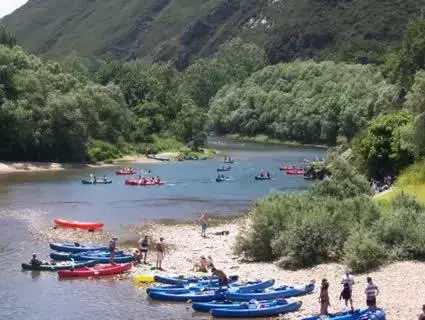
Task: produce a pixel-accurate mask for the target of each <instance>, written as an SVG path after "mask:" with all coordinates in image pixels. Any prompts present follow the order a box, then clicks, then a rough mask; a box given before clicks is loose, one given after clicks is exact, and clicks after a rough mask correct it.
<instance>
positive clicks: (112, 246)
mask: <svg viewBox="0 0 425 320" xmlns="http://www.w3.org/2000/svg"><path fill="white" fill-rule="evenodd" d="M117 240H118V238H117V237H115V236H114V237H112V239H111V240H110V241H109V247H108V249H109V253H110V258H109V263H110V264H115V261H114V259H115V250H116V249H117Z"/></svg>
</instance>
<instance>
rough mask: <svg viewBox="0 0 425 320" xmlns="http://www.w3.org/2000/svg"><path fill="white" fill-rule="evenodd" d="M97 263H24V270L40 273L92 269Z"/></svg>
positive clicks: (92, 261)
mask: <svg viewBox="0 0 425 320" xmlns="http://www.w3.org/2000/svg"><path fill="white" fill-rule="evenodd" d="M96 263H97V262H96V261H95V260H91V261H84V262H77V263H75V262H73V261H66V262H60V263H56V264H42V265H32V264H29V263H22V269H23V270H38V271H57V270H71V269H79V268H84V267H92V266H94V265H95V264H96Z"/></svg>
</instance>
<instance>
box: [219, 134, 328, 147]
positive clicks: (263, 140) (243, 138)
mask: <svg viewBox="0 0 425 320" xmlns="http://www.w3.org/2000/svg"><path fill="white" fill-rule="evenodd" d="M222 138H225V139H231V140H234V141H239V142H253V143H263V144H269V145H281V146H289V147H306V148H317V149H329V148H331V147H330V146H327V145H324V144H314V143H302V142H298V141H284V140H278V139H272V138H268V137H267V136H262V135H260V136H255V137H246V136H240V135H238V134H227V135H224V136H222Z"/></svg>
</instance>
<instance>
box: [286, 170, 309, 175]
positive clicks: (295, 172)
mask: <svg viewBox="0 0 425 320" xmlns="http://www.w3.org/2000/svg"><path fill="white" fill-rule="evenodd" d="M285 172H286V174H290V175H303V174H304V173H305V171H304V170H300V169H295V170H286V171H285Z"/></svg>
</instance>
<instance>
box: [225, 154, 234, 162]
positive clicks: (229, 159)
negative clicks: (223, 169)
mask: <svg viewBox="0 0 425 320" xmlns="http://www.w3.org/2000/svg"><path fill="white" fill-rule="evenodd" d="M224 162H225V163H233V159H232V158H231V157H226V156H224Z"/></svg>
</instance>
